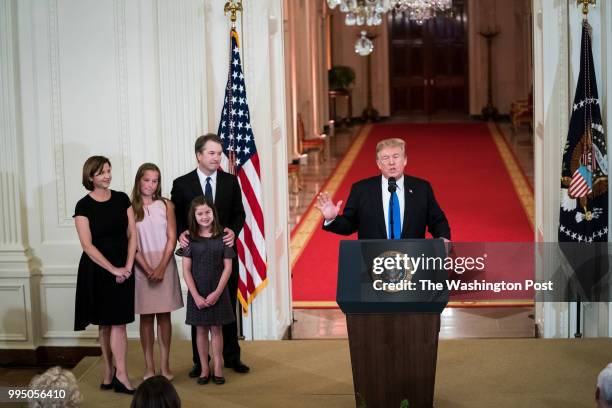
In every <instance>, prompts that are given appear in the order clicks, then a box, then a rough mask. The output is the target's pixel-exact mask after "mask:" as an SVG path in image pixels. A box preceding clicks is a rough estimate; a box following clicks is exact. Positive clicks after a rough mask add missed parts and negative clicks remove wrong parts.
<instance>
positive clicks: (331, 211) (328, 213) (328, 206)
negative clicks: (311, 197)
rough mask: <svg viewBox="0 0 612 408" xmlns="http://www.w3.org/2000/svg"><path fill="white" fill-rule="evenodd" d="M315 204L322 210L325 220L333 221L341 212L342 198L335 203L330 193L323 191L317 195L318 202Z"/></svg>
mask: <svg viewBox="0 0 612 408" xmlns="http://www.w3.org/2000/svg"><path fill="white" fill-rule="evenodd" d="M315 206H316V207H317V208H318V209H319V211H321V214H322V215H323V218H325V221H332V220H333V219H334V218H336V217H337V216H338V214H339V213H340V207H341V206H342V200H340V201H338V203H337V204H334V203H333V202H332V200H331V198H329V194H327V192H326V191H322V192H320V193H319V195H318V196H317V203H316V204H315Z"/></svg>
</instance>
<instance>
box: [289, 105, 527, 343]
mask: <svg viewBox="0 0 612 408" xmlns="http://www.w3.org/2000/svg"><path fill="white" fill-rule="evenodd" d="M399 121H401V122H412V123H424V122H425V123H427V122H432V123H434V122H437V123H457V122H462V123H466V122H471V120H470V119H468V118H465V117H452V118H447V117H436V118H433V119H431V118H430V119H428V118H412V119H408V118H396V119H392V120H388V122H399ZM498 125H499V128H500V130H501V131H502V134H503V135H504V137H505V139H506V141H507V142H508V145H509V146H510V147H511V149H512V151H513V153H514V155H515V157H516V159H517V161H518V163H519V165H520V166H521V169H522V170H523V172H524V173H525V176H526V178H527V180H528V182H529V183H530V184H531V185H532V186H533V174H534V164H533V163H534V160H533V138H532V132H531V130H530V129H528V128H527V127H524V126H523V127H520V128H518V129H516V131H514V130H513V129H512V127H511V125H510V123H505V122H501V123H498ZM359 129H360V127H359V126H353V127H350V128H347V127H342V128H338V129H335V132H334V135H333V136H332V137H330V138H328V140H327V143H328V146H327V152H326V160H325V161H324V162H322V163H320V160H319V158H318V157H317V156H315V155H312V156H310V157H308V160H307V161H306V162H305V163H304V164H302V165H301V166H300V173H301V174H302V190H301V191H300V192H299V193H297V194H294V193H290V195H289V206H290V208H289V209H290V219H289V225H290V227H291V228H293V226H295V225H296V224H297V223H298V222H299V221H300V219H301V217H302V215H303V214H304V213H305V211H306V210H307V208H308V206H309V205H310V202H311V201H312V199H313V197H314V196H315V195H316V194H317V193H318V192H319V191H320V190H321V188H322V186H323V184H324V183H325V181H326V180H327V179H328V177H329V176H330V175H331V174H332V172H333V170H334V169H335V167H336V165H337V164H338V162H339V161H340V160H341V159H342V157H343V156H344V153H345V152H346V150H347V149H348V148H349V147H350V145H351V143H352V141H353V140H354V139H355V136H356V134H357V132H358V131H359ZM533 314H534V310H533V308H532V307H521V308H506V307H490V308H447V309H445V311H444V313H443V314H442V327H441V331H440V337H441V338H446V339H453V338H529V337H534V336H535V335H536V332H535V323H534V316H533ZM294 321H295V322H294V325H293V328H292V338H293V339H343V338H347V333H346V321H345V319H344V315H343V314H342V312H340V311H339V310H337V309H295V310H294Z"/></svg>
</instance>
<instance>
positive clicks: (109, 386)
mask: <svg viewBox="0 0 612 408" xmlns="http://www.w3.org/2000/svg"><path fill="white" fill-rule="evenodd" d="M116 373H117V368H116V367H115V368H114V371H113V379H112V380H111V382H110V383H109V384H104V383H100V389H101V390H105V391H108V390H112V389H113V388H115V374H116Z"/></svg>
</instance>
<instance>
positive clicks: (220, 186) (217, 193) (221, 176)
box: [215, 169, 225, 211]
mask: <svg viewBox="0 0 612 408" xmlns="http://www.w3.org/2000/svg"><path fill="white" fill-rule="evenodd" d="M224 176H225V174H224V173H223V172H222V171H221V169H218V170H217V185H216V188H215V207H217V211H218V210H219V204H221V201H222V198H221V194H220V192H222V191H223V185H224V180H225V177H224Z"/></svg>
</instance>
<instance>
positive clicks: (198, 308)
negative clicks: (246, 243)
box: [177, 196, 235, 384]
mask: <svg viewBox="0 0 612 408" xmlns="http://www.w3.org/2000/svg"><path fill="white" fill-rule="evenodd" d="M188 220H189V237H190V238H189V245H187V247H185V248H181V249H179V250H178V251H177V255H182V256H183V277H184V279H185V283H186V284H187V287H188V288H189V295H188V296H187V317H186V319H185V323H186V324H189V325H192V326H196V332H197V346H198V354H199V356H200V361H201V362H202V363H203V364H202V373H201V375H200V377H199V378H198V384H207V383H208V382H209V380H210V377H211V373H210V368H209V367H208V364H204V362H206V361H208V333H209V331H210V333H211V340H212V361H213V373H212V381H213V382H214V383H216V384H223V383H225V378H224V377H223V361H222V354H223V334H222V331H221V327H222V325H224V324H227V323H231V322H233V321H234V320H235V317H234V312H233V311H232V304H231V302H230V297H229V292H228V290H227V281H228V279H229V277H230V274H231V273H232V259H231V258H233V257H234V251H233V249H232V248H229V247H227V246H225V245H224V244H223V227H221V226H220V225H219V221H218V218H217V210H216V209H215V206H214V205H213V203H212V201H210V200H209V199H207V198H205V197H204V196H199V197H196V198H194V199H193V201H192V202H191V207H190V209H189V214H188Z"/></svg>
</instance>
